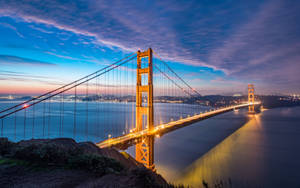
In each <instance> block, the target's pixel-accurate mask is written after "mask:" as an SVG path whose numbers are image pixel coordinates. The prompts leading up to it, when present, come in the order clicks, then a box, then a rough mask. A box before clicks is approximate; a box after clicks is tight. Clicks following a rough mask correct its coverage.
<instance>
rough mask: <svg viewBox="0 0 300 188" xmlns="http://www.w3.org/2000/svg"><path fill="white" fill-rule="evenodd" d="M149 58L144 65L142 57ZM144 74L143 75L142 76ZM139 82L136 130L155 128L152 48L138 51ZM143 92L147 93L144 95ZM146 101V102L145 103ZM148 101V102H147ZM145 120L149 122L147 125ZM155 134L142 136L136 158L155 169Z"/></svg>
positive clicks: (137, 147)
mask: <svg viewBox="0 0 300 188" xmlns="http://www.w3.org/2000/svg"><path fill="white" fill-rule="evenodd" d="M145 58H147V59H148V61H147V63H146V64H147V65H148V67H142V59H145ZM142 75H143V76H142ZM142 78H143V79H147V80H148V83H147V85H142V83H143V82H142ZM136 80H137V83H136V131H142V130H144V129H148V130H149V131H151V130H152V129H153V128H154V124H153V122H154V116H153V70H152V49H151V48H149V49H148V50H147V51H144V52H140V51H138V52H137V79H136ZM143 94H146V95H144V96H143ZM143 101H144V104H143ZM145 101H146V102H145ZM143 122H147V123H146V125H144V124H143ZM153 144H154V138H153V136H147V137H144V138H142V142H141V143H139V144H137V145H136V147H135V150H136V151H135V158H136V160H137V161H138V162H140V163H142V164H144V165H145V166H146V167H147V168H150V169H154V163H153V161H154V160H153V157H154V155H153V152H154V148H153Z"/></svg>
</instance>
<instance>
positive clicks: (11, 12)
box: [0, 0, 300, 91]
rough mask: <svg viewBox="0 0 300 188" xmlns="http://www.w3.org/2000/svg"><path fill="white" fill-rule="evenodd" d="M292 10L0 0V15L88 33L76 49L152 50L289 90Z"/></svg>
mask: <svg viewBox="0 0 300 188" xmlns="http://www.w3.org/2000/svg"><path fill="white" fill-rule="evenodd" d="M299 8H300V3H299V2H298V1H284V0H266V1H258V0H253V1H220V2H211V1H205V2H204V1H197V0H194V1H188V2H186V1H184V2H180V1H176V2H170V1H161V2H153V1H151V2H150V1H149V2H140V3H138V4H137V3H130V2H125V1H77V0H74V1H72V3H70V2H69V1H49V2H47V3H44V2H43V1H39V0H30V1H23V2H22V3H20V2H19V1H16V0H12V1H9V2H7V1H1V0H0V14H1V15H6V16H10V17H17V18H21V19H23V21H25V22H29V23H33V22H34V23H42V24H46V25H51V26H54V27H55V28H58V29H60V30H65V31H68V32H72V33H74V34H76V35H84V36H88V37H89V40H82V41H79V43H80V42H81V43H82V44H86V45H89V44H93V43H96V44H97V45H100V46H101V45H102V46H106V47H108V48H111V49H114V48H118V49H122V50H125V51H135V50H137V49H145V48H148V47H152V48H153V49H154V50H155V51H157V52H158V54H159V55H160V56H162V57H163V58H164V59H167V60H170V61H174V62H179V63H183V64H186V65H192V66H199V67H201V66H205V67H211V68H213V69H217V70H221V71H223V72H225V73H227V76H229V77H231V79H236V80H237V82H240V83H243V82H245V80H247V81H253V82H256V83H258V84H262V83H264V84H265V85H266V86H269V87H275V86H273V85H272V83H276V84H279V85H281V86H282V88H283V87H284V88H289V89H288V90H289V91H291V90H293V87H294V86H295V83H299V82H300V78H299V76H298V74H297V73H296V72H295V70H299V69H300V67H299V66H300V65H299V63H298V62H299V55H298V54H299V53H298V49H299V44H300V24H299V23H298V22H299V19H300V12H299ZM36 29H37V30H38V29H39V28H36ZM41 32H43V31H42V30H41ZM46 32H47V31H46ZM69 37H70V36H69V35H68V36H66V37H65V38H66V39H69ZM52 55H58V54H52ZM59 56H61V55H59ZM61 58H69V59H71V58H74V57H62V56H61ZM226 81H227V82H228V83H231V82H229V81H228V80H227V79H225V80H224V82H226ZM283 82H285V84H284V85H283ZM212 83H213V84H217V83H216V82H212ZM274 85H275V84H274ZM237 87H238V86H237ZM298 90H299V89H298Z"/></svg>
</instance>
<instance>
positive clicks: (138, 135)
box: [96, 102, 261, 149]
mask: <svg viewBox="0 0 300 188" xmlns="http://www.w3.org/2000/svg"><path fill="white" fill-rule="evenodd" d="M260 104H261V103H260V102H255V103H243V104H239V105H233V106H229V107H224V108H219V109H215V110H212V111H208V112H204V113H200V114H197V115H194V116H191V117H187V118H184V119H179V120H176V121H171V122H169V123H166V124H161V125H157V126H155V128H154V129H153V130H147V129H146V130H143V131H139V132H131V133H129V134H126V135H122V136H119V137H115V138H110V139H107V140H104V141H102V142H99V143H97V144H96V145H97V146H98V147H100V148H108V147H116V148H119V149H126V148H128V147H129V146H132V145H135V144H136V143H138V142H139V140H140V139H142V138H143V137H145V136H154V135H159V136H161V135H163V134H166V133H168V132H170V131H173V130H175V129H178V128H181V127H184V126H187V125H190V124H192V123H195V122H198V121H201V120H204V119H207V118H210V117H213V116H216V115H219V114H223V113H225V112H228V111H231V110H235V109H240V108H244V107H248V106H250V105H260Z"/></svg>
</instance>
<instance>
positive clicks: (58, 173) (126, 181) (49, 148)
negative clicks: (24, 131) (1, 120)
mask: <svg viewBox="0 0 300 188" xmlns="http://www.w3.org/2000/svg"><path fill="white" fill-rule="evenodd" d="M0 187H3V188H4V187H172V186H171V185H169V184H168V183H167V182H166V181H165V180H164V179H163V178H162V177H161V176H160V175H158V174H156V173H154V172H152V171H150V170H148V169H146V168H145V167H143V166H142V165H141V164H139V163H138V162H136V161H135V160H134V159H133V158H131V157H130V156H129V155H128V154H126V153H123V154H122V153H120V152H118V151H116V150H114V149H99V148H98V147H96V146H95V145H94V144H93V143H90V142H82V143H76V142H75V141H74V140H72V139H67V138H61V139H33V140H28V141H21V142H18V143H13V142H10V141H8V140H7V139H6V138H0Z"/></svg>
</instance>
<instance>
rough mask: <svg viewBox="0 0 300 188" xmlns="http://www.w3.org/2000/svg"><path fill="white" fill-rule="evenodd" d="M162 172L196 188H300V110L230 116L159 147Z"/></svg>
mask: <svg viewBox="0 0 300 188" xmlns="http://www.w3.org/2000/svg"><path fill="white" fill-rule="evenodd" d="M155 163H156V168H157V171H158V172H159V173H160V174H162V175H163V177H165V178H166V179H167V180H168V181H170V182H173V183H176V184H184V185H189V186H191V187H203V180H204V181H205V182H206V183H208V184H209V185H211V186H212V185H215V184H223V185H225V184H226V185H227V186H228V187H230V186H233V187H300V107H294V108H277V109H270V110H264V111H262V112H261V113H259V114H256V115H248V114H247V111H246V110H240V111H239V112H229V113H226V114H223V115H220V116H216V117H213V118H211V119H207V120H204V121H202V122H198V123H195V124H193V125H191V126H189V127H185V128H183V129H180V130H177V131H175V132H172V133H170V134H168V135H165V136H164V137H161V138H159V139H157V140H156V142H155Z"/></svg>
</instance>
